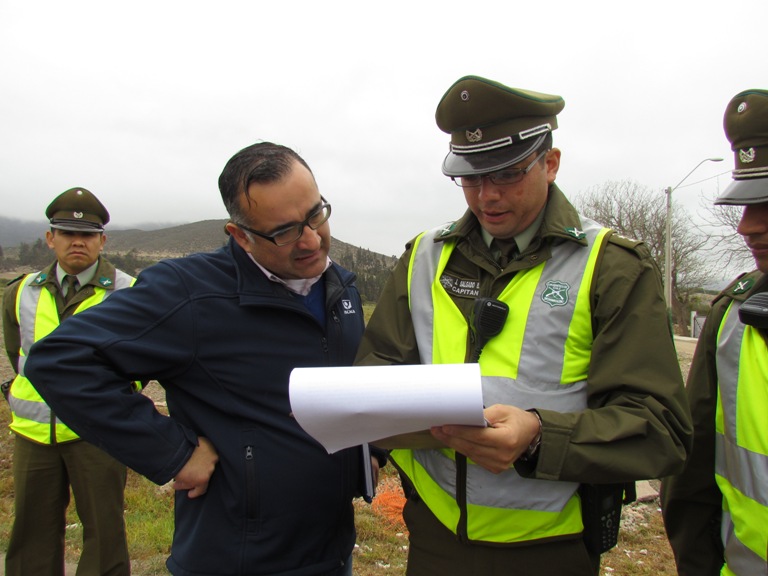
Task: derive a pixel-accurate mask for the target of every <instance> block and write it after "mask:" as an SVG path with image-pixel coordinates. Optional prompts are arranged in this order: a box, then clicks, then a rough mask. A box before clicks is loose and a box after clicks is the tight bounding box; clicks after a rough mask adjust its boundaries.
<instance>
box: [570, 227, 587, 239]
mask: <svg viewBox="0 0 768 576" xmlns="http://www.w3.org/2000/svg"><path fill="white" fill-rule="evenodd" d="M565 233H566V234H568V235H569V236H573V237H574V238H576V240H583V239H584V238H586V237H587V235H586V234H584V231H583V230H579V229H578V228H575V227H573V226H571V227H569V228H566V229H565Z"/></svg>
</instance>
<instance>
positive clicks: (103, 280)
mask: <svg viewBox="0 0 768 576" xmlns="http://www.w3.org/2000/svg"><path fill="white" fill-rule="evenodd" d="M99 284H101V285H102V286H112V280H110V279H109V278H107V277H106V276H102V277H101V278H99Z"/></svg>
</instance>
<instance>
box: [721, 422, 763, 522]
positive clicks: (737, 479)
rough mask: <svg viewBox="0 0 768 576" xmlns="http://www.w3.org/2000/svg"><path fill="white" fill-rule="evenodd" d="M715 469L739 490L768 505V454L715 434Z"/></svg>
mask: <svg viewBox="0 0 768 576" xmlns="http://www.w3.org/2000/svg"><path fill="white" fill-rule="evenodd" d="M715 454H717V458H716V459H715V470H716V471H717V473H718V474H719V475H720V476H722V477H723V478H727V479H728V482H729V483H730V484H731V486H733V487H734V488H736V489H737V490H738V491H739V492H741V493H742V494H744V495H745V496H748V497H749V498H751V499H752V500H754V501H755V502H758V503H759V504H761V505H762V506H766V507H768V456H766V455H765V454H758V453H757V452H752V451H751V450H747V449H746V448H742V447H741V446H739V445H737V444H735V443H734V442H732V441H731V439H730V437H729V438H724V437H723V435H722V434H715Z"/></svg>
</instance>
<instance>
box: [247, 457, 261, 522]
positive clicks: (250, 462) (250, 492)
mask: <svg viewBox="0 0 768 576" xmlns="http://www.w3.org/2000/svg"><path fill="white" fill-rule="evenodd" d="M245 478H246V495H245V498H246V502H245V510H246V514H247V516H248V519H249V520H251V519H255V518H257V517H258V490H257V489H256V461H255V460H254V458H253V446H246V447H245Z"/></svg>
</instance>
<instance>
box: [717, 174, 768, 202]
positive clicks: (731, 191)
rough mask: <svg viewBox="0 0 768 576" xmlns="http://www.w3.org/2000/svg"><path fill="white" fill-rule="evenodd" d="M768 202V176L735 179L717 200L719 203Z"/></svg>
mask: <svg viewBox="0 0 768 576" xmlns="http://www.w3.org/2000/svg"><path fill="white" fill-rule="evenodd" d="M763 202H768V178H755V179H754V180H734V181H733V182H731V183H730V184H729V185H728V188H726V189H725V191H724V192H723V193H722V194H721V195H720V196H719V197H718V198H717V200H715V204H717V205H732V206H743V205H745V204H762V203H763Z"/></svg>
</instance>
